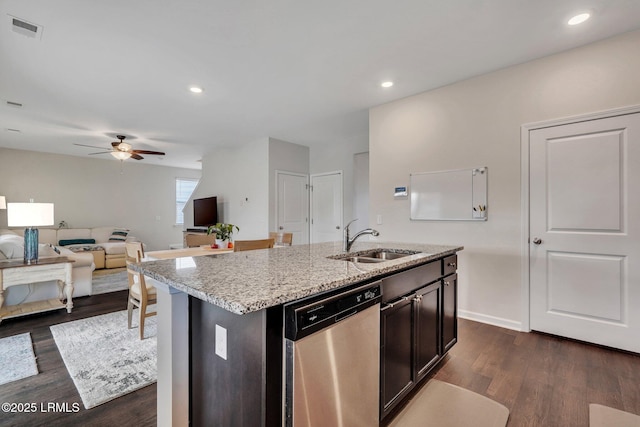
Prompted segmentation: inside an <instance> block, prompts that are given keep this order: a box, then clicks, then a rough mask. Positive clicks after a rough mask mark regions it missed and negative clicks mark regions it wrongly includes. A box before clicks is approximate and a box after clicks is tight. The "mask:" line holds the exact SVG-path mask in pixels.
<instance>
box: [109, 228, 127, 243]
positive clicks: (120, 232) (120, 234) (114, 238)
mask: <svg viewBox="0 0 640 427" xmlns="http://www.w3.org/2000/svg"><path fill="white" fill-rule="evenodd" d="M127 234H129V230H127V229H126V228H116V229H115V230H113V232H112V233H111V237H109V241H110V242H124V241H125V240H127Z"/></svg>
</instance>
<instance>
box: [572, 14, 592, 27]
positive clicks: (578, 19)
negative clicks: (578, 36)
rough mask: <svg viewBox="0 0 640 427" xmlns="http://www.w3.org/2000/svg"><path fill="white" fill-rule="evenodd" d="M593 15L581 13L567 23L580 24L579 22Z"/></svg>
mask: <svg viewBox="0 0 640 427" xmlns="http://www.w3.org/2000/svg"><path fill="white" fill-rule="evenodd" d="M590 17H591V14H590V13H587V12H585V13H580V14H578V15H576V16H574V17H573V18H571V19H569V20H568V21H567V24H569V25H578V24H582V23H583V22H584V21H586V20H587V19H589V18H590Z"/></svg>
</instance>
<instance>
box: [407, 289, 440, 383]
mask: <svg viewBox="0 0 640 427" xmlns="http://www.w3.org/2000/svg"><path fill="white" fill-rule="evenodd" d="M440 289H441V287H440V282H439V281H438V282H436V283H433V284H431V285H429V286H426V287H424V288H422V289H419V290H418V291H417V292H416V294H415V297H414V298H413V300H414V304H415V311H414V313H415V314H414V316H415V317H414V319H415V320H414V325H415V334H416V346H415V355H416V365H415V369H416V376H417V380H420V379H421V378H422V377H423V376H425V375H426V374H427V372H429V370H430V369H431V368H432V367H433V366H434V365H435V364H436V362H438V360H439V358H440V355H441V354H442V353H441V347H440V301H441V296H440Z"/></svg>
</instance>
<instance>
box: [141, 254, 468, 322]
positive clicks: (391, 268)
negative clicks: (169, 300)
mask: <svg viewBox="0 0 640 427" xmlns="http://www.w3.org/2000/svg"><path fill="white" fill-rule="evenodd" d="M374 249H392V250H393V249H395V250H405V251H418V252H420V253H417V254H415V255H409V256H406V257H403V258H398V259H395V260H388V261H385V262H380V263H372V264H364V263H353V262H349V261H344V260H338V259H330V258H328V257H331V256H336V255H346V253H345V252H344V251H343V250H342V242H329V243H316V244H310V245H294V246H284V247H277V248H273V249H262V250H254V251H243V252H233V253H227V254H219V255H204V256H198V257H184V258H176V259H165V260H158V261H148V262H143V263H141V264H134V265H133V266H132V268H133V269H134V270H136V271H139V272H141V273H143V274H144V275H145V276H148V277H150V278H152V279H154V280H157V281H158V282H161V283H164V284H166V285H169V286H171V287H173V288H175V289H177V290H179V291H182V292H185V293H187V294H189V295H191V296H193V297H195V298H198V299H201V300H203V301H206V302H208V303H211V304H215V305H217V306H219V307H222V308H224V309H225V310H228V311H230V312H232V313H236V314H246V313H251V312H254V311H259V310H262V309H266V308H269V307H273V306H276V305H280V304H284V303H287V302H291V301H295V300H299V299H302V298H305V297H308V296H311V295H315V294H319V293H322V292H326V291H330V290H332V289H337V288H340V287H343V286H348V285H352V284H355V283H359V282H362V281H365V280H370V279H375V278H377V277H382V276H386V275H389V274H392V273H394V272H395V271H400V270H404V269H406V268H409V267H413V266H418V265H421V264H425V263H427V262H429V261H431V260H434V259H438V258H442V257H445V256H447V255H451V254H454V253H456V252H457V251H460V250H462V249H463V247H462V246H445V245H429V244H415V243H398V242H357V243H356V244H355V245H354V246H353V248H352V250H351V251H349V255H354V256H356V255H360V254H362V253H363V252H366V251H370V250H374Z"/></svg>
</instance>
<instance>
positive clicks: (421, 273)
mask: <svg viewBox="0 0 640 427" xmlns="http://www.w3.org/2000/svg"><path fill="white" fill-rule="evenodd" d="M441 271H442V270H441V260H437V261H433V262H430V263H429V264H425V265H422V266H420V267H416V268H412V269H410V270H407V271H403V272H401V273H398V274H394V275H393V276H389V277H385V278H384V279H382V302H389V301H392V300H394V299H397V298H398V297H401V296H403V295H406V294H408V293H409V292H412V291H415V290H416V289H418V288H420V287H422V286H424V285H428V284H429V283H431V282H435V281H436V280H438V279H439V278H440V277H441V276H442V273H441ZM454 271H455V269H454Z"/></svg>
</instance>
